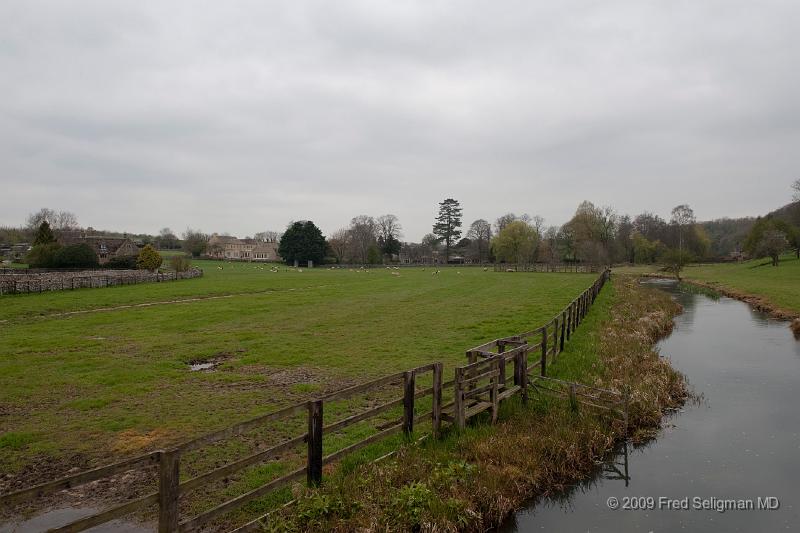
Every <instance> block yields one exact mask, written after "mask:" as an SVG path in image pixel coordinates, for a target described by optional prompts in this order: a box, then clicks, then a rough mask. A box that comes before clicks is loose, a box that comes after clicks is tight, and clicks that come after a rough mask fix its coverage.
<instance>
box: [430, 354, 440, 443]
mask: <svg viewBox="0 0 800 533" xmlns="http://www.w3.org/2000/svg"><path fill="white" fill-rule="evenodd" d="M442 367H443V365H442V363H433V393H432V394H431V397H432V400H433V410H432V411H433V412H432V414H431V417H432V420H431V425H432V426H433V438H438V437H439V432H440V430H441V427H442V369H443V368H442Z"/></svg>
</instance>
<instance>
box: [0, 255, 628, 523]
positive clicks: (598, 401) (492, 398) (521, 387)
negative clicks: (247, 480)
mask: <svg viewBox="0 0 800 533" xmlns="http://www.w3.org/2000/svg"><path fill="white" fill-rule="evenodd" d="M609 274H610V271H609V270H605V271H604V272H603V273H602V274H601V275H600V276H599V277H598V278H597V280H596V281H595V282H594V283H593V284H592V286H591V287H589V288H588V289H586V290H585V291H584V292H583V293H581V294H580V295H579V296H578V297H577V298H576V299H575V300H573V301H572V302H570V304H569V305H568V306H567V307H566V308H565V309H564V310H563V311H562V312H561V313H559V314H558V315H557V316H556V317H554V318H553V319H552V320H551V321H550V322H548V324H546V325H545V326H542V327H540V328H537V329H535V330H532V331H530V332H527V333H522V334H520V335H516V336H512V337H505V338H501V339H496V340H494V341H491V342H489V343H486V344H483V345H481V346H478V347H476V348H472V349H471V350H468V351H467V357H468V360H469V364H467V365H466V366H462V367H458V368H456V369H455V376H454V379H453V380H451V381H448V382H443V381H442V376H443V365H442V363H441V362H435V363H431V364H428V365H424V366H420V367H417V368H412V369H410V370H406V371H402V372H397V373H394V374H391V375H388V376H384V377H380V378H377V379H374V380H372V381H369V382H366V383H362V384H359V385H355V386H352V387H349V388H345V389H343V390H340V391H337V392H334V393H331V394H328V395H326V396H323V397H321V398H317V399H311V400H308V401H305V402H301V403H298V404H295V405H291V406H288V407H285V408H283V409H280V410H278V411H275V412H272V413H269V414H265V415H261V416H259V417H256V418H253V419H250V420H247V421H244V422H240V423H238V424H235V425H233V426H230V427H227V428H225V429H222V430H219V431H216V432H213V433H210V434H207V435H203V436H201V437H198V438H195V439H193V440H190V441H188V442H184V443H183V444H180V445H178V446H175V447H172V448H169V449H163V450H156V451H153V452H150V453H146V454H143V455H140V456H137V457H133V458H130V459H127V460H124V461H120V462H118V463H114V464H111V465H107V466H103V467H99V468H95V469H93V470H88V471H85V472H80V473H77V474H74V475H71V476H67V477H64V478H61V479H57V480H55V481H51V482H48V483H43V484H40V485H36V486H33V487H30V488H27V489H23V490H19V491H16V492H13V493H8V494H5V495H2V496H0V503H2V504H3V505H11V504H17V503H22V502H28V501H31V500H34V499H36V498H39V497H42V496H45V495H48V494H52V493H54V492H57V491H60V490H65V489H72V488H74V487H78V486H81V485H85V484H87V483H90V482H92V481H96V480H99V479H105V478H109V477H111V476H114V475H116V474H120V473H123V472H127V471H131V470H137V469H139V470H140V469H145V468H148V467H154V466H157V468H158V488H157V490H155V491H153V492H151V493H149V494H146V495H144V496H140V497H138V498H135V499H132V500H130V501H127V502H125V503H123V504H121V505H116V506H113V507H111V508H110V509H106V510H103V511H101V512H98V513H96V514H93V515H91V516H87V517H85V518H81V519H79V520H75V521H73V522H71V523H69V524H66V525H64V526H61V527H58V528H54V529H52V530H51V531H58V532H77V531H84V530H86V529H89V528H91V527H94V526H97V525H100V524H104V523H107V522H109V521H111V520H115V519H118V518H120V517H122V516H125V515H128V514H130V513H132V512H135V511H138V510H141V509H146V508H152V507H155V506H157V510H158V530H159V532H164V533H166V532H174V531H181V532H186V531H194V530H197V529H199V528H202V527H204V526H207V525H208V524H209V523H210V522H212V521H214V520H215V519H218V518H219V517H221V516H222V515H224V514H226V513H228V512H230V511H234V510H236V509H239V508H241V507H242V506H243V505H245V504H247V503H249V502H251V501H253V500H256V499H258V498H260V497H263V496H264V495H266V494H267V493H269V492H271V491H273V490H275V489H277V488H280V487H282V486H285V485H286V484H288V483H290V482H292V481H295V480H298V479H301V478H303V477H305V478H306V482H307V483H308V484H309V485H317V484H319V483H321V481H322V470H323V466H324V465H326V464H329V463H332V462H335V461H337V460H339V459H341V458H343V457H344V456H346V455H348V454H350V453H353V452H355V451H357V450H359V449H361V448H364V447H365V446H368V445H370V444H373V443H376V442H378V441H380V440H382V439H385V438H386V437H389V436H390V435H393V434H396V433H401V432H402V433H404V434H406V435H411V433H412V432H413V431H414V425H415V424H416V423H418V422H422V421H425V420H430V422H431V433H432V435H433V436H434V437H436V436H438V435H439V433H440V429H441V424H442V421H447V422H451V423H453V424H454V425H455V426H456V427H458V428H463V427H464V425H465V423H466V420H467V419H468V418H470V417H471V416H474V415H476V414H478V413H480V412H483V411H486V410H489V409H491V413H492V421H495V420H496V418H497V412H498V408H499V403H500V402H501V401H502V400H504V399H506V398H509V397H511V396H513V395H515V394H521V395H522V398H523V401H526V400H527V395H528V390H529V388H530V389H532V390H536V391H537V392H542V391H547V389H553V390H554V391H556V393H558V389H557V388H554V387H547V384H556V385H559V386H560V385H563V384H564V383H566V382H562V381H560V380H555V379H552V378H548V377H547V376H546V373H547V364H548V358H555V357H556V356H557V355H558V354H559V353H560V352H561V350H563V348H564V342H565V340H568V339H569V337H570V334H571V333H572V332H574V331H575V328H576V327H577V326H578V325H579V324H580V322H581V321H582V319H583V317H584V316H585V315H586V313H587V311H588V309H589V306H590V305H591V303H592V302H593V301H594V299H595V298H596V297H597V295H598V294H599V292H600V289H601V288H602V287H603V285H604V283H605V282H606V281H607V280H608V278H609ZM532 340H537V342H536V343H535V344H532V343H531V342H530V341H532ZM534 351H536V352H538V353H540V357H539V360H538V361H537V362H536V363H534V364H532V365H528V363H527V361H528V356H529V354H530V353H533V352H534ZM550 360H551V361H552V359H550ZM509 361H510V362H512V363H513V368H514V372H513V384H511V383H508V382H507V376H506V370H507V368H506V367H507V365H508V363H509ZM536 367H539V370H538V372H537V374H539V375H535V376H533V379H531V378H532V376H531V372H533V371H534V369H535V368H536ZM427 374H430V386H427V387H420V386H419V382H418V379H417V378H418V377H420V376H425V375H427ZM531 383H532V385H533V386H530V387H529V384H531ZM397 386H400V390H401V392H402V394H401V395H400V396H399V397H395V398H393V399H391V400H389V401H386V402H384V403H381V404H380V405H378V406H375V407H370V408H369V409H367V410H365V411H363V412H359V413H357V414H352V415H349V416H347V417H345V418H342V419H340V420H337V421H334V422H330V423H328V424H327V425H326V424H325V423H324V421H323V414H324V409H325V405H326V404H330V403H331V402H336V401H340V400H346V399H350V398H352V397H354V396H355V395H358V394H363V393H367V392H370V393H372V392H374V391H377V390H385V389H386V388H389V392H391V390H393V389H392V388H393V387H397ZM567 386H568V392H567V395H568V396H569V397H570V398H572V397H573V396H574V397H576V398H577V397H578V396H580V399H582V400H584V399H585V400H586V401H589V400H592V402H590V403H593V404H595V405H599V406H601V407H602V405H603V404H605V403H607V402H606V399H607V398H606V397H608V396H609V395H611V396H612V397H613V395H614V394H615V393H613V392H611V391H602V390H601V389H592V388H591V387H587V386H583V385H579V384H569V383H567ZM450 387H453V389H454V398H453V400H452V401H451V402H449V403H447V404H445V403H444V398H443V391H444V390H445V389H448V388H450ZM586 391H589V392H588V393H587V392H586ZM603 395H605V396H603ZM426 397H430V399H431V400H430V405H431V408H430V410H425V412H423V413H417V412H416V411H415V408H416V407H418V405H417V400H418V399H420V398H426ZM615 401H616V400H615ZM401 406H402V416H401V417H400V418H398V419H394V420H390V421H389V422H388V423H385V421H384V423H382V424H380V425H378V426H376V427H375V428H374V429H375V430H376V432H375V433H374V434H372V435H370V436H369V437H366V438H364V439H361V440H359V441H358V442H356V443H354V444H350V445H348V446H346V447H344V448H341V449H339V450H337V451H333V452H331V453H328V454H327V455H324V454H323V439H324V438H325V436H326V435H331V434H335V433H336V432H339V431H341V430H343V429H345V428H347V427H349V426H351V425H353V424H356V423H358V422H362V421H367V420H373V419H375V418H377V417H379V416H384V417H385V416H386V415H387V413H389V412H390V411H391V410H392V409H398V408H400V407H401ZM626 406H627V403H625V407H626ZM625 412H626V413H627V409H625ZM298 415H305V417H306V422H307V424H306V426H307V429H306V430H305V431H304V432H302V433H300V434H298V435H295V436H293V437H290V438H287V439H285V440H283V441H282V442H279V443H277V444H274V445H271V446H270V447H269V448H267V449H264V450H260V451H257V452H256V453H252V454H250V455H247V456H245V457H243V458H240V459H237V460H235V461H232V462H230V463H228V464H226V465H224V466H221V467H218V468H214V469H212V470H210V471H208V472H205V473H203V474H200V475H197V476H195V477H192V478H190V479H186V480H184V481H181V479H180V471H181V466H180V465H181V456H182V455H183V454H186V453H187V452H191V451H194V450H200V449H202V448H204V447H206V446H209V445H212V444H214V443H219V442H222V441H225V440H226V439H231V438H234V437H237V436H240V435H243V434H245V433H246V432H248V431H252V430H254V429H261V428H265V427H268V425H269V424H270V423H274V422H278V421H284V420H286V419H288V418H290V417H292V416H298ZM303 446H304V448H305V450H304V452H305V453H304V454H303V455H304V456H305V464H304V465H303V466H302V467H299V468H296V469H294V470H292V471H290V472H288V473H286V474H283V475H282V476H280V477H278V478H276V479H273V480H271V481H269V482H268V483H266V484H264V485H261V486H260V487H258V488H255V489H253V490H250V491H249V492H246V493H244V494H241V495H239V496H236V497H234V498H231V499H228V500H226V501H224V502H223V503H221V504H219V505H217V506H216V507H214V508H212V509H209V510H207V511H204V512H202V513H200V514H198V515H196V516H192V517H181V516H180V513H179V502H180V501H181V499H182V498H184V497H185V495H186V494H188V493H190V492H191V491H193V490H196V489H199V488H204V489H207V488H208V487H209V486H210V484H212V483H214V482H219V481H225V480H227V479H228V478H229V476H231V475H232V474H235V473H236V472H239V471H241V470H243V469H245V468H247V467H249V466H252V465H255V464H258V463H262V462H264V461H267V460H269V459H275V458H277V457H279V456H285V455H286V454H291V453H292V452H293V451H294V452H295V453H298V452H297V450H298V448H300V447H303ZM257 527H258V522H257V521H253V522H250V523H249V524H247V525H246V526H244V527H243V528H240V530H242V531H244V530H252V529H255V528H257Z"/></svg>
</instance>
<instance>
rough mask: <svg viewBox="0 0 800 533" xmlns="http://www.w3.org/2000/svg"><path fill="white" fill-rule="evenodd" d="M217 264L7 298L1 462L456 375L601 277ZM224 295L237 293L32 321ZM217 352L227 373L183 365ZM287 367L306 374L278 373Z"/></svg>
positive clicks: (100, 457)
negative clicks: (386, 381)
mask: <svg viewBox="0 0 800 533" xmlns="http://www.w3.org/2000/svg"><path fill="white" fill-rule="evenodd" d="M216 265H217V263H211V264H205V265H202V266H204V267H205V268H206V276H205V277H204V278H202V279H199V280H186V281H180V282H173V283H163V284H147V285H137V286H126V287H116V288H110V289H86V290H79V291H74V292H60V293H52V294H43V295H24V296H11V297H3V298H2V299H1V300H0V307H1V308H0V319H5V320H6V322H5V323H0V329H2V336H0V354H2V355H1V356H0V412H2V413H3V414H5V415H6V416H3V417H2V418H0V450H2V454H0V457H2V463H0V466H2V467H3V469H4V470H5V469H8V470H10V471H16V470H18V469H20V468H22V467H24V466H25V465H26V463H27V462H29V461H31V460H34V459H36V460H39V459H41V458H42V457H49V458H54V459H56V460H58V459H59V458H68V457H70V458H72V457H75V454H78V456H80V457H85V458H86V460H87V461H86V464H96V463H97V462H101V461H105V460H108V459H109V458H110V456H118V455H120V454H131V453H134V452H136V451H138V450H136V449H135V448H136V446H137V445H138V446H141V447H142V448H148V449H149V448H153V447H155V446H158V445H161V444H164V443H166V442H175V441H179V440H183V439H185V438H187V437H189V436H192V435H197V434H200V433H203V432H206V431H209V430H212V429H216V428H220V427H224V426H226V425H228V424H231V423H233V422H235V421H237V420H243V419H246V418H248V417H250V416H253V415H255V414H258V413H262V412H268V411H271V410H273V409H275V408H277V407H278V406H280V405H283V404H286V403H290V402H294V401H299V400H300V399H302V398H305V397H308V396H309V395H310V393H311V392H313V391H315V390H330V389H335V388H340V387H342V386H344V385H346V384H348V383H353V382H361V381H364V380H366V379H367V378H368V377H370V376H376V375H384V374H386V373H389V372H392V371H397V370H402V369H407V368H410V367H412V366H415V365H419V364H423V363H427V362H430V361H432V360H436V359H438V360H442V361H444V362H445V364H446V366H447V367H448V368H447V369H446V372H447V373H448V374H449V373H450V372H452V370H450V369H451V368H452V365H454V364H456V363H461V362H463V361H464V356H463V353H464V350H465V349H467V348H468V347H470V346H473V345H475V344H478V343H480V342H483V341H486V340H489V339H492V338H496V337H498V336H503V335H507V334H512V333H516V332H518V331H521V330H525V329H528V328H530V327H533V326H536V325H538V324H541V323H544V322H545V321H546V320H548V319H549V318H550V317H551V316H552V315H553V314H555V313H556V312H557V311H558V310H560V309H561V308H563V306H564V305H565V304H566V303H568V301H569V300H571V299H572V298H573V297H574V296H575V295H576V294H577V293H578V292H579V291H580V290H582V289H583V288H585V287H586V286H588V285H589V284H590V283H591V281H592V280H593V279H594V277H595V275H593V274H592V275H588V274H587V275H582V274H524V275H516V274H505V273H494V272H483V271H482V270H480V269H463V270H462V271H461V273H458V272H459V271H457V270H456V269H445V270H443V271H442V273H441V274H440V275H438V276H432V275H431V272H430V270H428V271H422V270H403V271H401V275H400V276H399V277H397V276H392V275H390V273H389V271H387V270H385V269H376V270H373V271H372V272H371V273H370V274H366V273H356V272H350V271H328V270H313V271H308V270H306V271H304V272H302V273H299V272H295V271H281V272H279V273H271V272H269V271H268V270H261V269H257V268H253V267H252V265H244V264H238V265H235V266H234V267H230V266H229V265H226V266H225V270H218V269H217V268H216ZM221 294H235V296H232V297H230V298H220V299H211V300H205V301H195V302H190V303H180V304H170V305H158V306H152V307H143V308H133V309H121V310H116V311H109V312H96V313H88V314H79V315H73V316H68V317H37V315H47V314H49V313H53V312H60V311H76V310H84V309H93V308H98V307H109V306H115V305H124V304H131V303H140V302H153V301H165V300H172V299H178V298H187V297H197V296H206V295H221ZM219 354H223V357H225V362H224V364H223V366H222V367H221V368H220V369H219V370H218V371H216V372H212V373H189V372H188V371H187V366H186V363H187V362H188V361H190V360H195V359H204V358H208V357H214V356H217V355H219ZM286 368H288V369H290V371H291V372H299V374H297V375H296V376H295V377H294V379H273V377H272V376H274V375H276V374H274V373H275V372H277V371H279V370H281V369H286ZM278 375H280V374H278ZM290 377H291V376H290ZM298 382H299V383H298ZM308 382H311V383H312V384H311V385H308V384H307V383H308ZM137 443H138V444H137Z"/></svg>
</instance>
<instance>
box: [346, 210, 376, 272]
mask: <svg viewBox="0 0 800 533" xmlns="http://www.w3.org/2000/svg"><path fill="white" fill-rule="evenodd" d="M350 238H351V242H352V246H353V250H354V252H355V256H356V258H357V259H358V261H359V262H361V263H364V264H366V263H368V262H369V249H370V248H371V247H372V246H375V245H376V243H377V241H378V224H377V222H375V219H374V218H372V217H371V216H367V215H359V216H357V217H354V218H353V219H352V220H351V221H350Z"/></svg>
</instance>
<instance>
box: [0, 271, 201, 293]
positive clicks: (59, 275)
mask: <svg viewBox="0 0 800 533" xmlns="http://www.w3.org/2000/svg"><path fill="white" fill-rule="evenodd" d="M202 275H203V271H202V270H201V269H199V268H190V269H189V270H187V271H186V272H150V271H148V270H84V271H77V272H76V271H70V272H57V271H52V272H37V273H27V272H25V271H24V270H19V271H16V272H13V271H12V272H9V271H8V270H6V271H5V272H3V273H0V294H26V293H31V292H48V291H63V290H72V289H86V288H101V287H114V286H116V285H133V284H136V283H154V282H162V281H175V280H179V279H191V278H199V277H200V276H202Z"/></svg>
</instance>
